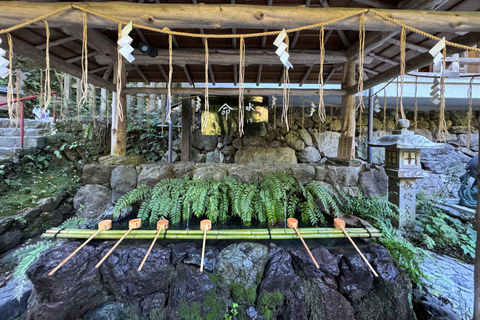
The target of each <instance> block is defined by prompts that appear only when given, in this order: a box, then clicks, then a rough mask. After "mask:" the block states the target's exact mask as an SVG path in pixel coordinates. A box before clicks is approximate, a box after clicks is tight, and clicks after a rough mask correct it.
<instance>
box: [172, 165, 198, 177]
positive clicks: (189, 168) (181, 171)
mask: <svg viewBox="0 0 480 320" xmlns="http://www.w3.org/2000/svg"><path fill="white" fill-rule="evenodd" d="M196 170H197V169H196V167H195V163H193V162H178V163H175V165H174V167H173V173H174V174H175V178H184V177H185V176H188V178H189V179H191V178H192V177H193V175H194V174H195V171H196Z"/></svg>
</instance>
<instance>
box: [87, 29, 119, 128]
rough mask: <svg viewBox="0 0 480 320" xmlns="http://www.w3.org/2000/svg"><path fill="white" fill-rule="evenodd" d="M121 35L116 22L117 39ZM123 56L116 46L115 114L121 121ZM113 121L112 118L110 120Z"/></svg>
mask: <svg viewBox="0 0 480 320" xmlns="http://www.w3.org/2000/svg"><path fill="white" fill-rule="evenodd" d="M121 37H122V24H121V23H119V24H118V40H120V38H121ZM122 59H123V57H122V54H121V53H120V50H118V46H117V77H116V84H117V91H116V94H115V112H116V114H117V117H118V119H120V121H123V112H122V109H123V106H122V99H121V98H120V97H121V92H122V86H123V83H122V67H123V60H122ZM78 112H80V109H78ZM78 121H80V114H78ZM112 121H113V120H112ZM113 126H114V123H113V122H112V127H113Z"/></svg>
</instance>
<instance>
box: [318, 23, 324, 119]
mask: <svg viewBox="0 0 480 320" xmlns="http://www.w3.org/2000/svg"><path fill="white" fill-rule="evenodd" d="M319 40H320V72H319V73H318V85H319V87H320V96H319V101H318V116H319V117H320V123H324V122H325V120H326V111H325V104H324V102H323V85H324V83H323V62H324V60H325V43H324V42H325V28H324V27H322V28H321V29H320V39H319Z"/></svg>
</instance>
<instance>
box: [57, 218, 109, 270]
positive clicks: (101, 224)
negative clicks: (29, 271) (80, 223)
mask: <svg viewBox="0 0 480 320" xmlns="http://www.w3.org/2000/svg"><path fill="white" fill-rule="evenodd" d="M111 228H112V220H102V221H100V222H99V223H98V230H97V231H95V233H94V234H92V236H91V237H89V238H88V239H87V241H85V242H84V243H82V245H81V246H80V247H78V248H77V249H76V250H75V251H73V252H72V253H71V254H70V255H69V256H68V257H66V258H65V260H63V261H62V262H60V264H59V265H58V266H56V267H55V269H53V270H52V271H50V273H49V274H48V275H49V276H51V275H53V274H54V273H55V272H57V270H58V269H60V268H61V267H62V266H63V265H64V264H65V263H66V262H67V261H68V260H70V259H71V258H72V257H73V256H74V255H75V254H77V252H78V251H80V250H81V249H82V248H83V247H85V246H86V245H87V243H89V242H90V241H91V240H93V238H95V236H96V235H97V234H99V233H100V232H102V231H104V230H108V229H111Z"/></svg>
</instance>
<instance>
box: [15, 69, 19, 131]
mask: <svg viewBox="0 0 480 320" xmlns="http://www.w3.org/2000/svg"><path fill="white" fill-rule="evenodd" d="M16 73H17V77H16V81H15V88H16V89H15V91H16V92H15V93H16V94H17V97H16V99H15V100H17V103H16V106H17V108H16V110H15V114H16V115H17V118H18V115H19V114H20V69H16ZM17 126H18V121H17Z"/></svg>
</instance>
